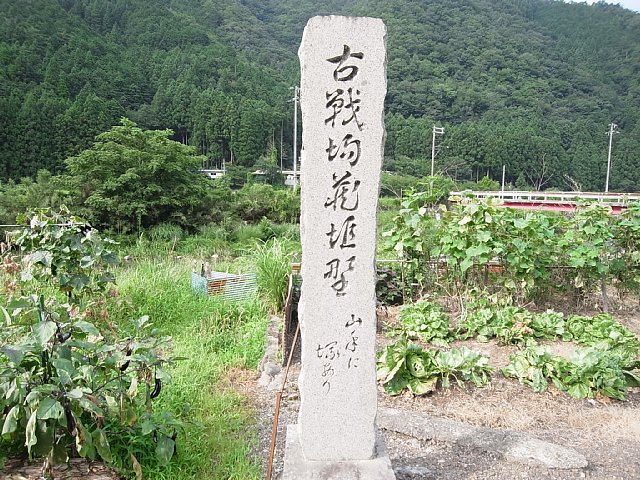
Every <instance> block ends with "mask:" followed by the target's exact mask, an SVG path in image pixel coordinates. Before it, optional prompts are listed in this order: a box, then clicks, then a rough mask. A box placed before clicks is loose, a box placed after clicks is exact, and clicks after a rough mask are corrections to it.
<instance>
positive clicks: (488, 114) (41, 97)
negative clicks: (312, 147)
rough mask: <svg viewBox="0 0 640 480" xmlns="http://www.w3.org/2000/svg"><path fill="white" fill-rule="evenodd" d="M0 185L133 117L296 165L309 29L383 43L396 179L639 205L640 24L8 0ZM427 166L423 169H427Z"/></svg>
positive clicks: (420, 8)
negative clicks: (432, 170)
mask: <svg viewBox="0 0 640 480" xmlns="http://www.w3.org/2000/svg"><path fill="white" fill-rule="evenodd" d="M0 7H1V8H2V11H3V16H2V18H1V19H0V177H1V178H9V177H12V178H17V177H21V176H25V175H33V174H34V173H35V172H36V171H37V170H38V169H40V168H47V169H50V170H52V171H54V172H55V171H61V170H62V169H63V168H64V159H65V158H66V157H68V156H69V155H72V154H74V153H76V152H78V151H79V150H81V149H84V148H86V147H87V146H89V145H90V144H91V142H92V140H93V137H94V136H95V135H96V134H97V133H99V132H101V131H104V130H106V129H107V128H108V127H109V126H111V125H113V124H115V123H116V122H117V121H118V119H119V118H120V117H121V116H127V117H129V118H131V119H132V120H134V121H135V122H137V123H138V124H139V125H140V126H143V127H146V128H170V129H172V130H174V132H175V138H176V139H179V140H181V141H183V142H185V143H190V144H193V145H196V146H197V147H198V148H199V150H200V151H201V152H202V153H203V154H205V155H207V157H209V158H210V159H211V161H212V163H214V164H215V163H221V161H222V159H226V160H227V161H233V162H234V163H236V164H238V165H241V166H246V167H251V166H253V165H254V164H255V163H256V161H258V159H259V158H260V157H261V156H264V155H265V153H266V152H267V151H269V150H270V149H271V148H272V146H274V145H275V147H276V148H278V149H279V147H280V138H281V132H282V137H283V142H284V156H285V162H288V163H290V160H288V158H290V156H291V154H290V152H291V144H292V143H293V142H292V138H291V133H290V132H291V130H292V117H293V112H292V105H291V103H290V102H289V100H290V98H291V96H292V91H291V90H290V87H291V86H293V85H295V84H296V83H297V81H298V76H299V71H298V69H299V67H298V61H297V48H298V45H299V42H300V39H301V36H302V31H303V28H304V25H305V23H306V21H307V20H308V18H310V17H311V16H313V15H318V14H343V15H366V16H375V17H380V18H382V19H384V21H385V23H386V24H387V28H388V77H389V91H388V95H387V116H386V125H387V130H388V138H387V148H386V157H387V159H386V168H387V169H389V170H396V171H398V172H401V173H410V174H413V175H423V174H425V173H427V168H428V167H430V155H431V128H432V126H433V125H434V124H435V125H438V126H442V127H444V128H445V135H444V136H443V137H442V138H441V139H440V140H439V143H441V146H442V147H443V148H441V149H440V150H439V154H438V157H437V168H438V170H441V171H444V172H445V173H447V174H449V175H452V176H454V177H456V178H457V179H460V180H463V179H476V178H478V177H482V176H484V175H486V174H489V176H491V177H492V178H495V179H499V178H500V176H501V172H502V166H503V165H505V166H506V172H507V181H509V182H516V181H519V183H520V184H522V183H523V182H526V183H528V184H529V185H531V186H534V187H539V188H560V189H566V188H568V187H576V186H580V187H581V188H583V189H585V190H602V189H603V186H604V176H605V170H606V160H607V148H608V141H609V138H608V136H607V131H608V129H609V127H608V125H609V124H610V123H612V122H614V123H616V124H617V125H618V126H619V129H620V133H619V134H617V135H615V137H614V147H613V162H612V173H611V181H610V186H611V190H614V191H615V190H618V191H639V190H640V14H637V13H633V12H631V11H629V10H625V9H623V8H621V7H619V6H613V5H608V4H605V3H597V4H594V5H591V6H588V5H586V4H565V3H563V2H560V1H543V0H439V1H426V0H395V1H393V2H388V1H383V0H343V1H337V0H314V1H311V0H279V1H277V2H276V1H273V0H242V1H238V0H57V1H56V0H29V1H24V2H15V1H12V0H0ZM427 159H429V160H427Z"/></svg>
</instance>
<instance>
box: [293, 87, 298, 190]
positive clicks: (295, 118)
mask: <svg viewBox="0 0 640 480" xmlns="http://www.w3.org/2000/svg"><path fill="white" fill-rule="evenodd" d="M299 92H300V88H299V87H298V86H297V85H296V86H295V87H293V188H296V185H297V184H298V174H297V172H296V170H297V168H298V94H299Z"/></svg>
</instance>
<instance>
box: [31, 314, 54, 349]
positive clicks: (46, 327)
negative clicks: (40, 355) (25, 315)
mask: <svg viewBox="0 0 640 480" xmlns="http://www.w3.org/2000/svg"><path fill="white" fill-rule="evenodd" d="M57 330H58V326H57V325H56V323H55V322H52V321H51V320H45V321H44V322H39V323H38V324H37V325H36V327H35V333H36V337H37V339H38V343H39V344H40V347H41V348H43V349H44V348H45V347H46V345H47V343H49V340H51V338H53V336H54V335H55V334H56V331H57Z"/></svg>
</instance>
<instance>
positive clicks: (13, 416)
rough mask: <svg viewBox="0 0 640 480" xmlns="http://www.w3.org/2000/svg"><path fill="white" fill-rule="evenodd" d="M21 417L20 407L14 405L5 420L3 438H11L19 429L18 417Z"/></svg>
mask: <svg viewBox="0 0 640 480" xmlns="http://www.w3.org/2000/svg"><path fill="white" fill-rule="evenodd" d="M19 416H20V406H18V405H14V406H13V407H12V408H11V410H9V413H7V416H6V417H5V419H4V424H3V425H2V436H3V437H4V436H9V435H11V434H12V433H13V432H15V431H16V429H17V428H18V417H19Z"/></svg>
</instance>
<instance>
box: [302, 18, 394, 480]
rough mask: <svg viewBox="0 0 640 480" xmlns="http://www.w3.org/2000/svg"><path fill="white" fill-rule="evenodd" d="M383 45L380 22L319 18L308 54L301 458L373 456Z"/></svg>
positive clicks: (309, 30)
mask: <svg viewBox="0 0 640 480" xmlns="http://www.w3.org/2000/svg"><path fill="white" fill-rule="evenodd" d="M385 40H386V28H385V26H384V23H383V22H382V21H381V20H379V19H372V18H361V17H336V16H329V17H314V18H312V19H311V20H309V22H308V24H307V26H306V28H305V31H304V35H303V39H302V44H301V47H300V51H299V56H300V64H301V68H302V76H301V108H302V119H303V136H302V141H303V151H302V184H301V187H302V214H301V237H302V278H303V285H302V295H301V301H300V306H299V316H300V321H301V333H302V373H301V376H300V381H299V385H300V398H301V406H300V415H299V418H298V434H299V440H300V445H301V448H302V452H303V453H304V457H305V458H306V459H307V460H312V461H328V462H340V461H346V460H349V461H351V460H366V459H370V458H372V457H373V456H374V453H375V442H376V434H375V432H376V427H375V418H376V409H377V403H376V402H377V399H376V397H377V395H376V375H375V334H376V304H375V264H374V262H375V239H376V208H377V201H378V191H379V182H380V168H381V165H382V157H383V148H384V124H383V108H384V97H385V94H386V53H385ZM337 475H338V476H336V477H335V478H347V477H343V476H342V473H340V474H337ZM304 478H310V477H304Z"/></svg>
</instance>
